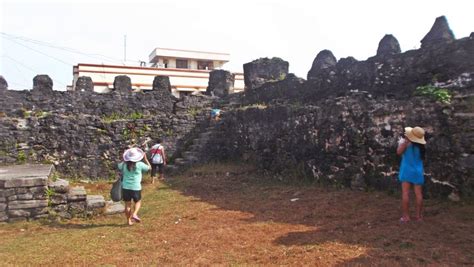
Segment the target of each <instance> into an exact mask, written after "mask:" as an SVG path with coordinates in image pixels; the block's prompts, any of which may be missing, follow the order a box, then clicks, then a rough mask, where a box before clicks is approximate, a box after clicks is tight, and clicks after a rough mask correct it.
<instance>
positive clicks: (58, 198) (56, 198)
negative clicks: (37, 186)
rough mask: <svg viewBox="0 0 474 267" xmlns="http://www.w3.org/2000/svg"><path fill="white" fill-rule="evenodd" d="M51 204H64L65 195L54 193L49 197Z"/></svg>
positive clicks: (65, 201) (65, 200)
mask: <svg viewBox="0 0 474 267" xmlns="http://www.w3.org/2000/svg"><path fill="white" fill-rule="evenodd" d="M50 201H51V204H52V205H59V204H66V203H67V195H66V194H55V195H52V196H51V197H50Z"/></svg>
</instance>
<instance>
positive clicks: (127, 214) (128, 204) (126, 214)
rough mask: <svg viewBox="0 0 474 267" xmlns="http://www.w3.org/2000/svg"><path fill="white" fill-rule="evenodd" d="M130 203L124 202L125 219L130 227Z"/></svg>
mask: <svg viewBox="0 0 474 267" xmlns="http://www.w3.org/2000/svg"><path fill="white" fill-rule="evenodd" d="M131 215H132V202H131V201H125V217H126V218H127V223H128V224H129V225H132V224H133V222H132V216H131Z"/></svg>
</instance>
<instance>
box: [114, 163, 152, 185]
mask: <svg viewBox="0 0 474 267" xmlns="http://www.w3.org/2000/svg"><path fill="white" fill-rule="evenodd" d="M117 167H118V169H119V170H120V171H122V174H123V181H122V188H123V189H128V190H136V191H138V190H142V184H141V182H142V172H147V171H148V170H149V169H150V168H149V167H148V165H146V164H145V163H144V162H142V161H139V162H137V163H136V164H135V169H132V170H131V171H129V170H128V168H127V164H125V163H124V162H121V163H119V164H118V166H117Z"/></svg>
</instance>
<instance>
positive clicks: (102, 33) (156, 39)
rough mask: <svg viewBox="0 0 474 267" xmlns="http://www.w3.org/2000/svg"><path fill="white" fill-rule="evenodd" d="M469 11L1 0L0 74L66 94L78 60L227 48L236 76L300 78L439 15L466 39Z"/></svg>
mask: <svg viewBox="0 0 474 267" xmlns="http://www.w3.org/2000/svg"><path fill="white" fill-rule="evenodd" d="M472 10H474V1H472V0H453V1H446V0H416V1H415V0H398V1H386V0H378V1H375V0H357V1H354V0H344V1H343V0H325V1H319V0H291V1H289V0H285V1H269V0H239V1H234V0H227V1H226V0H136V1H131V0H128V1H125V0H113V1H112V0H82V1H77V0H71V1H67V0H61V1H59V0H54V1H52V0H49V1H41V0H0V32H1V33H0V75H2V76H3V77H4V78H5V79H6V80H7V82H8V84H9V88H10V89H29V88H31V87H32V84H33V78H34V76H36V75H37V74H48V75H49V76H50V77H51V78H52V79H53V83H54V89H55V90H65V88H66V86H67V85H71V83H72V75H73V74H72V72H73V70H72V68H73V66H74V65H77V64H78V63H96V64H101V63H103V64H114V65H124V64H126V65H138V64H139V61H146V62H148V55H149V54H150V52H151V51H152V50H153V49H154V48H156V47H162V48H176V49H188V50H199V51H213V52H224V53H230V62H229V63H227V64H226V65H225V66H224V69H227V70H230V71H234V72H243V67H242V65H243V64H245V63H247V62H250V61H252V60H255V59H258V58H260V57H280V58H282V59H284V60H286V61H288V62H289V63H290V72H292V73H295V74H296V75H297V76H299V77H302V78H306V75H307V72H308V71H309V69H310V68H311V65H312V62H313V60H314V58H315V57H316V55H317V54H318V52H320V51H321V50H323V49H329V50H331V51H332V52H333V54H334V55H335V56H336V58H338V59H340V58H344V57H348V56H352V57H355V58H356V59H358V60H365V59H367V58H369V57H371V56H374V55H375V54H376V51H377V46H378V43H379V41H380V40H381V39H382V37H383V36H384V35H385V34H393V35H394V36H395V38H397V39H398V41H399V43H400V46H401V49H402V52H403V51H407V50H411V49H417V48H419V47H420V40H421V39H422V38H423V37H424V36H425V35H426V33H428V31H429V30H430V29H431V26H432V25H433V23H434V21H435V19H436V17H439V16H441V15H445V16H446V18H447V20H448V23H449V25H450V27H451V30H452V31H453V32H454V35H455V37H456V38H463V37H467V36H469V34H470V33H471V32H473V31H474V16H473V15H472ZM124 36H126V48H125V45H124V43H125V42H124V39H125V37H124ZM125 53H126V55H125ZM125 57H126V61H125Z"/></svg>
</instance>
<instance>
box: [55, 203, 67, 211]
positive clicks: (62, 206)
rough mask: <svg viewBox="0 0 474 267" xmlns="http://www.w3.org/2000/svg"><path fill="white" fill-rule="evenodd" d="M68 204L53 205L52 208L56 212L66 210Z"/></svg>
mask: <svg viewBox="0 0 474 267" xmlns="http://www.w3.org/2000/svg"><path fill="white" fill-rule="evenodd" d="M67 209H68V206H67V205H66V204H60V205H53V210H54V211H56V212H67Z"/></svg>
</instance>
